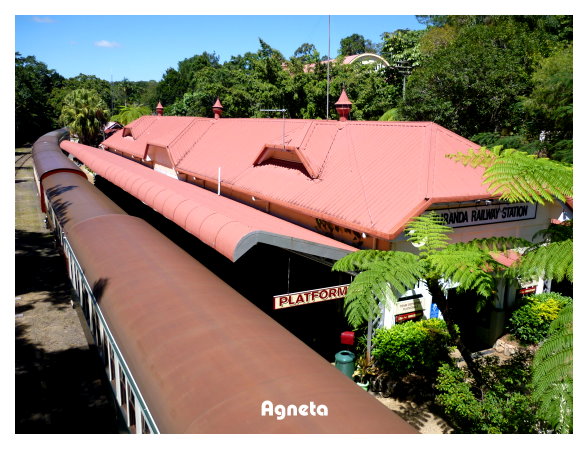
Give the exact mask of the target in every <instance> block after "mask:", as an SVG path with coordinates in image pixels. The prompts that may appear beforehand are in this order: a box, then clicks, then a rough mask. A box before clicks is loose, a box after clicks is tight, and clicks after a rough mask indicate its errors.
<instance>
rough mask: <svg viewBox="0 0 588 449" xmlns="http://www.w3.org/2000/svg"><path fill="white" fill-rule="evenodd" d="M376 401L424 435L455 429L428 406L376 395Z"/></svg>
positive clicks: (450, 431) (449, 431) (448, 431)
mask: <svg viewBox="0 0 588 449" xmlns="http://www.w3.org/2000/svg"><path fill="white" fill-rule="evenodd" d="M375 397H376V399H377V400H378V401H380V402H381V403H382V404H384V405H385V406H386V407H388V408H389V409H390V410H394V411H395V412H396V413H397V414H398V415H399V416H400V417H401V418H402V419H404V420H405V421H406V422H408V423H409V424H410V425H412V426H413V427H415V428H416V429H417V430H418V431H419V432H420V433H424V434H444V433H452V432H453V429H452V428H451V427H450V426H449V424H447V423H446V422H445V421H444V420H443V419H441V418H439V417H438V416H435V415H434V414H433V413H432V412H431V411H430V410H429V408H428V407H427V405H426V404H422V405H418V404H416V403H415V402H412V401H399V400H398V399H394V398H385V397H382V396H378V395H375Z"/></svg>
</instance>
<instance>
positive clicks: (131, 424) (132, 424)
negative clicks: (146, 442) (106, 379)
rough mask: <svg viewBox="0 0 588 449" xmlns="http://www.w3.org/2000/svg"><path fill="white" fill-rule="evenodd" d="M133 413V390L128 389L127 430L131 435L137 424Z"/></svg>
mask: <svg viewBox="0 0 588 449" xmlns="http://www.w3.org/2000/svg"><path fill="white" fill-rule="evenodd" d="M135 413H136V411H135V395H134V394H133V390H131V389H129V429H130V431H131V432H132V433H136V430H135V426H136V424H137V418H136V416H135Z"/></svg>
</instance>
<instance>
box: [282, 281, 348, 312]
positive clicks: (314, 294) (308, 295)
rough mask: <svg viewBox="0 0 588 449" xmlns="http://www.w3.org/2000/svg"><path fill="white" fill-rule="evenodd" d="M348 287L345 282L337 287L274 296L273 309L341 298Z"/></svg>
mask: <svg viewBox="0 0 588 449" xmlns="http://www.w3.org/2000/svg"><path fill="white" fill-rule="evenodd" d="M348 287H349V284H346V285H338V286H337V287H327V288H320V289H318V290H307V291H305V292H297V293H288V294H287V295H278V296H274V310H277V309H286V308H288V307H296V306H303V305H305V304H313V303H315V302H322V301H330V300H332V299H339V298H343V297H344V296H345V295H346V294H347V288H348Z"/></svg>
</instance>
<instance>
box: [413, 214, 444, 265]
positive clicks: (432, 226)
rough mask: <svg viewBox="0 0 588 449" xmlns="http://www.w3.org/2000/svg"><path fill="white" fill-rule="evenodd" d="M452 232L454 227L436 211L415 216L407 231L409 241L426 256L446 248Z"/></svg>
mask: <svg viewBox="0 0 588 449" xmlns="http://www.w3.org/2000/svg"><path fill="white" fill-rule="evenodd" d="M452 232H453V229H452V228H450V227H449V226H447V225H446V224H445V221H444V220H443V217H441V215H439V214H437V213H436V212H434V211H432V212H429V213H427V214H425V215H421V216H420V217H415V218H413V219H412V220H411V221H410V222H409V223H408V224H407V226H406V231H405V233H406V236H407V239H408V241H409V242H411V243H412V244H413V245H414V246H415V247H417V248H418V249H419V253H420V254H421V256H424V257H427V256H428V255H429V254H432V253H433V252H435V251H438V250H440V249H443V248H445V247H446V246H447V244H448V242H449V240H450V237H449V234H450V233H452Z"/></svg>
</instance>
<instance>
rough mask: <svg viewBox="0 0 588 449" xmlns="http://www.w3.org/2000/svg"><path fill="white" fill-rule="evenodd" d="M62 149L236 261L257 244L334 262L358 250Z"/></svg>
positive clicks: (187, 187)
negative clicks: (326, 258)
mask: <svg viewBox="0 0 588 449" xmlns="http://www.w3.org/2000/svg"><path fill="white" fill-rule="evenodd" d="M61 147H62V148H63V149H64V150H65V151H67V152H70V153H72V154H73V155H74V156H75V157H76V158H78V159H79V160H81V161H82V162H84V163H85V164H86V165H88V166H89V167H90V168H91V169H92V170H94V171H95V172H96V173H97V174H99V175H100V176H102V177H104V178H106V179H107V180H109V181H110V182H112V183H113V184H116V185H117V186H119V187H121V188H122V189H123V190H125V191H127V192H129V193H130V194H132V195H133V196H135V197H136V198H138V199H140V200H141V201H143V202H144V203H145V204H147V205H149V206H150V207H152V208H153V209H155V210H156V211H158V212H159V213H161V214H162V215H164V216H165V217H167V218H168V219H170V220H172V221H173V222H174V223H176V224H178V225H179V226H181V227H182V228H184V229H186V230H187V231H188V232H190V233H192V234H193V235H195V236H196V237H198V238H199V239H200V240H202V241H203V242H204V243H206V244H207V245H209V246H211V247H212V248H215V249H216V250H217V251H218V252H220V253H221V254H223V255H224V256H226V257H228V258H229V259H231V260H233V261H234V260H237V259H238V258H239V257H241V256H242V255H243V254H244V253H245V252H247V251H248V250H249V249H250V248H251V247H252V246H253V245H255V244H257V243H267V244H271V245H274V246H279V247H283V248H288V249H293V250H297V251H301V252H304V253H308V254H314V255H318V256H322V257H329V258H331V259H339V258H341V257H343V256H344V255H345V254H347V253H349V252H351V251H355V250H356V248H353V247H351V246H348V245H345V244H344V243H341V242H338V241H336V240H333V239H331V238H329V237H326V236H323V235H321V234H318V233H316V232H313V231H311V230H308V229H305V228H302V227H300V226H297V225H295V224H292V223H289V222H287V221H284V220H282V219H279V218H277V217H274V216H272V215H269V214H266V213H264V212H261V211H259V210H257V209H254V208H252V207H249V206H246V205H243V204H241V203H237V202H236V201H233V200H231V199H229V198H225V197H222V196H218V195H216V194H214V193H212V192H210V191H208V190H205V189H202V188H199V187H197V186H194V185H191V184H188V183H185V182H181V181H178V180H177V179H173V178H170V177H168V176H165V175H162V174H160V173H157V172H155V171H153V170H151V169H150V168H147V167H145V166H143V165H140V164H138V163H136V162H133V161H130V160H128V159H124V158H121V157H119V156H117V155H115V154H113V153H110V152H108V151H103V150H99V149H96V148H93V147H89V146H86V145H81V144H76V143H73V142H69V141H64V142H62V144H61Z"/></svg>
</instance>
